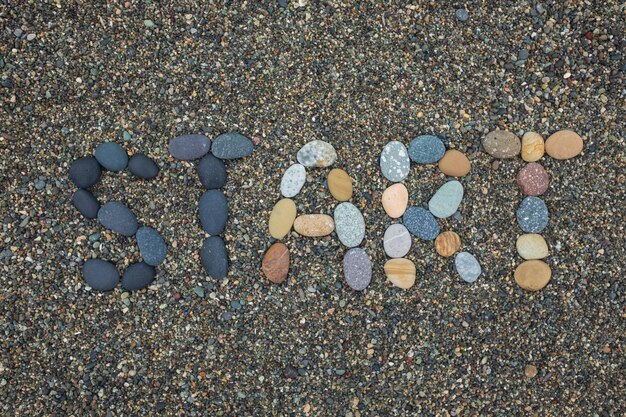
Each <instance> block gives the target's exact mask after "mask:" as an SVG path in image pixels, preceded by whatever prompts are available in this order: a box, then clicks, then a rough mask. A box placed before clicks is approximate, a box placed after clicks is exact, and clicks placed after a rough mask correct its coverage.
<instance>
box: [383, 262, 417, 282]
mask: <svg viewBox="0 0 626 417" xmlns="http://www.w3.org/2000/svg"><path fill="white" fill-rule="evenodd" d="M384 269H385V275H386V276H387V279H388V280H389V281H390V282H391V283H392V284H393V285H395V286H396V287H400V288H404V289H408V288H411V287H412V286H413V285H415V274H416V272H415V264H414V263H413V262H411V261H410V260H409V259H404V258H396V259H390V260H388V261H387V262H386V263H385V266H384Z"/></svg>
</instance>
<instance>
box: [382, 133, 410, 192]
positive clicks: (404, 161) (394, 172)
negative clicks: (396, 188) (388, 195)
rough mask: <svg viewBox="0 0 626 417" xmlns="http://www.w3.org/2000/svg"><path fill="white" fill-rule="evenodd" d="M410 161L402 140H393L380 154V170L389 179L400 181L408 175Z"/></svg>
mask: <svg viewBox="0 0 626 417" xmlns="http://www.w3.org/2000/svg"><path fill="white" fill-rule="evenodd" d="M410 167H411V161H410V160H409V154H408V151H407V150H406V147H405V146H404V144H403V143H402V142H399V141H397V140H393V141H391V142H389V143H387V144H386V145H385V147H384V148H383V151H382V153H381V154H380V170H381V171H382V173H383V175H384V176H385V178H387V179H388V180H389V181H393V182H400V181H402V180H403V179H405V178H406V177H407V175H409V170H410Z"/></svg>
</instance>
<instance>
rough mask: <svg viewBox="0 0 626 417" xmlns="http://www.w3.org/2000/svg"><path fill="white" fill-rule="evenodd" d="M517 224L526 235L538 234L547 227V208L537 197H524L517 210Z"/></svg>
mask: <svg viewBox="0 0 626 417" xmlns="http://www.w3.org/2000/svg"><path fill="white" fill-rule="evenodd" d="M516 217H517V223H518V224H519V227H520V228H521V229H522V230H523V231H525V232H526V233H539V232H541V231H542V230H543V229H545V228H546V226H547V225H548V219H549V216H548V207H546V203H544V202H543V200H542V199H540V198H539V197H526V198H525V199H523V200H522V204H520V206H519V208H518V209H517V214H516Z"/></svg>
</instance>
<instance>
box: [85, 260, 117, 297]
mask: <svg viewBox="0 0 626 417" xmlns="http://www.w3.org/2000/svg"><path fill="white" fill-rule="evenodd" d="M83 279H84V280H85V282H87V284H89V286H90V287H91V288H93V289H94V290H96V291H111V290H112V289H113V288H115V286H116V285H117V284H118V282H120V273H119V272H117V268H116V267H115V265H113V264H112V263H111V262H107V261H103V260H102V259H89V260H88V261H86V262H85V264H84V265H83Z"/></svg>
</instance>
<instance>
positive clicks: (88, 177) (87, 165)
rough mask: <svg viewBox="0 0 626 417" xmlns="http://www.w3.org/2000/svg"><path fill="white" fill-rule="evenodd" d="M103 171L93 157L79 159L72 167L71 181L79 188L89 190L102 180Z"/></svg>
mask: <svg viewBox="0 0 626 417" xmlns="http://www.w3.org/2000/svg"><path fill="white" fill-rule="evenodd" d="M101 173H102V169H101V168H100V164H99V163H98V161H97V160H96V158H94V157H93V156H85V157H83V158H78V159H76V160H74V162H72V165H71V166H70V179H71V180H72V182H73V183H74V184H76V186H77V187H78V188H84V189H87V188H89V187H91V186H93V185H94V184H95V183H97V182H98V180H99V179H100V174H101Z"/></svg>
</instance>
